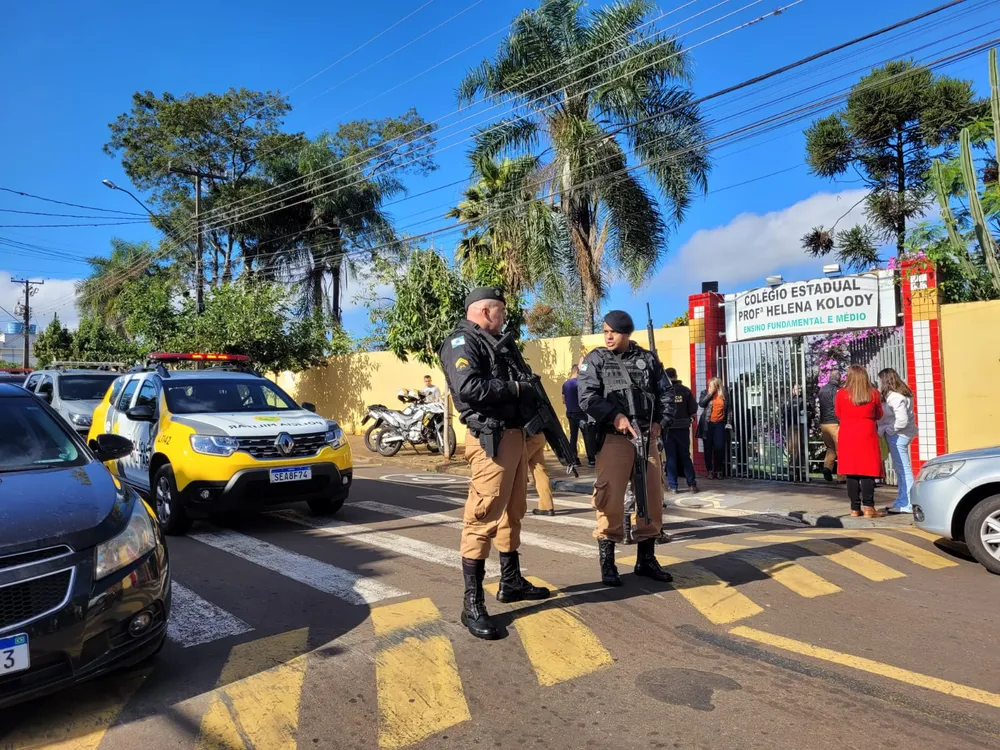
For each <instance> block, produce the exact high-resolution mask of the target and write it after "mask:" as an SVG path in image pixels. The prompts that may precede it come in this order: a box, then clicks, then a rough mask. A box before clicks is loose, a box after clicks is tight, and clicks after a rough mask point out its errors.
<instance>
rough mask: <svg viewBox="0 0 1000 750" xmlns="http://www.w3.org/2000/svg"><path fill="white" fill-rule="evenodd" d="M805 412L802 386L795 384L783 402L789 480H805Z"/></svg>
mask: <svg viewBox="0 0 1000 750" xmlns="http://www.w3.org/2000/svg"><path fill="white" fill-rule="evenodd" d="M805 422H806V412H805V403H804V401H803V399H802V386H801V385H799V384H797V383H796V384H795V385H793V386H792V392H791V393H790V394H789V395H788V401H786V402H785V440H786V442H787V446H788V469H789V474H790V477H789V478H790V479H793V480H795V479H799V478H800V477H801V478H803V479H804V478H805V473H806V471H805V470H806V468H807V467H806V445H805V443H806V424H805Z"/></svg>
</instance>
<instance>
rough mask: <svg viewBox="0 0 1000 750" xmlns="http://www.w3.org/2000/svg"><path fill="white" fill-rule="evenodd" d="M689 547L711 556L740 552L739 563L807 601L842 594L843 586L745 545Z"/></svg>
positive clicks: (796, 564) (779, 556)
mask: <svg viewBox="0 0 1000 750" xmlns="http://www.w3.org/2000/svg"><path fill="white" fill-rule="evenodd" d="M688 546H689V547H691V548H693V549H703V550H708V551H709V552H736V553H738V555H739V559H741V560H745V561H746V562H748V563H750V564H751V565H753V566H754V567H755V568H757V569H758V570H759V571H761V572H762V573H765V574H767V575H768V576H770V577H771V578H773V579H774V580H775V581H777V582H778V583H780V584H781V585H782V586H784V587H785V588H787V589H789V590H790V591H794V592H795V593H796V594H798V595H799V596H804V597H806V598H807V599H812V598H814V597H817V596H825V595H827V594H836V593H838V592H839V591H842V589H841V588H840V586H837V585H835V584H833V583H830V582H829V581H828V580H826V579H825V578H823V577H822V576H819V575H816V574H815V573H813V572H812V571H811V570H809V569H808V568H804V567H803V566H801V565H799V564H798V563H796V562H792V561H791V560H787V559H785V558H784V557H782V556H781V555H778V554H775V553H773V552H769V551H765V550H759V549H753V548H752V547H746V546H744V545H742V544H725V543H724V542H707V543H704V544H689V545H688Z"/></svg>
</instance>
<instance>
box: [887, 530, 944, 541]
mask: <svg viewBox="0 0 1000 750" xmlns="http://www.w3.org/2000/svg"><path fill="white" fill-rule="evenodd" d="M892 530H893V531H899V532H902V533H903V534H909V535H911V536H918V537H920V538H921V539H926V540H927V541H928V542H947V541H948V540H947V539H945V538H944V537H943V536H941V535H940V534H932V533H931V532H929V531H924V530H923V529H917V528H914V527H912V526H910V527H907V528H900V529H897V528H893V529H892Z"/></svg>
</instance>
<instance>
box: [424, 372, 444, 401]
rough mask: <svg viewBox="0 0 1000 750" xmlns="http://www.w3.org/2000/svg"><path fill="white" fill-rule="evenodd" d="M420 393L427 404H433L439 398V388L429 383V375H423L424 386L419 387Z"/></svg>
mask: <svg viewBox="0 0 1000 750" xmlns="http://www.w3.org/2000/svg"><path fill="white" fill-rule="evenodd" d="M420 394H421V395H422V396H423V397H424V401H426V402H427V403H429V404H434V403H437V402H438V401H440V400H441V389H440V388H438V387H437V386H436V385H434V384H433V383H431V376H430V375H424V387H423V388H421V389H420Z"/></svg>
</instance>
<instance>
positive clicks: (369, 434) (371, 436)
mask: <svg viewBox="0 0 1000 750" xmlns="http://www.w3.org/2000/svg"><path fill="white" fill-rule="evenodd" d="M381 429H382V423H381V422H376V423H375V424H373V425H372V426H371V427H369V428H368V429H367V430H365V447H366V448H367V449H368V450H370V451H371V452H372V453H378V434H377V432H376V431H378V430H381Z"/></svg>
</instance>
